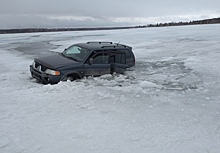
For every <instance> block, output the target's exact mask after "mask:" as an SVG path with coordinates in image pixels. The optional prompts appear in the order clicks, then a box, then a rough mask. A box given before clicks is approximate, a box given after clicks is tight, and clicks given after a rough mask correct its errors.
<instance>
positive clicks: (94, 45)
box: [75, 42, 132, 50]
mask: <svg viewBox="0 0 220 153" xmlns="http://www.w3.org/2000/svg"><path fill="white" fill-rule="evenodd" d="M75 45H76V46H79V47H82V48H85V49H88V50H100V49H130V50H131V49H132V47H130V46H127V45H123V44H119V43H113V42H87V43H78V44H75Z"/></svg>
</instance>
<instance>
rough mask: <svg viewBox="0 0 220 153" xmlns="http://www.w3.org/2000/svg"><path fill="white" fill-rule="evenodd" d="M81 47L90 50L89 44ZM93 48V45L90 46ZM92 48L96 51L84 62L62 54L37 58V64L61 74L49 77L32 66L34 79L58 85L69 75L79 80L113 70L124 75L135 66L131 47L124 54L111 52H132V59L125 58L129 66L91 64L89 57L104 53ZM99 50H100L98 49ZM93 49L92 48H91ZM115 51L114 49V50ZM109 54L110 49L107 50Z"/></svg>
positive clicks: (95, 47)
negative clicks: (73, 75)
mask: <svg viewBox="0 0 220 153" xmlns="http://www.w3.org/2000/svg"><path fill="white" fill-rule="evenodd" d="M77 45H79V46H82V47H85V48H89V47H88V46H89V45H88V44H85V43H82V44H77ZM90 47H91V44H90ZM92 47H93V48H94V49H96V50H95V51H93V50H91V51H90V53H89V55H88V56H87V57H86V58H85V59H84V61H82V62H78V61H75V60H72V59H69V58H67V57H64V56H63V55H62V53H61V54H57V55H52V56H46V57H41V58H35V62H38V63H39V64H41V65H43V66H46V67H48V68H50V69H53V70H56V71H60V72H61V74H60V75H59V76H54V75H49V74H45V73H44V72H40V71H38V70H37V69H35V68H34V67H33V66H32V65H31V66H30V71H31V75H32V77H34V78H36V79H37V80H40V81H42V83H45V84H47V83H51V84H55V83H58V82H59V81H61V80H65V79H66V77H67V76H68V75H69V74H77V75H78V77H79V78H81V77H83V76H91V75H93V76H100V75H103V74H109V73H111V72H112V69H114V70H115V72H117V73H123V72H124V71H125V70H126V68H128V67H131V66H133V65H134V64H135V57H134V54H133V52H132V51H131V50H129V49H131V47H130V48H129V49H127V50H126V49H124V48H122V49H121V50H124V51H123V52H121V51H111V53H112V54H114V52H115V53H117V54H125V52H126V51H130V52H131V59H127V58H126V57H125V60H126V62H128V63H129V64H128V65H127V64H118V63H114V64H91V63H90V62H89V57H90V55H91V54H92V53H98V52H100V51H101V52H103V49H100V45H97V44H93V45H92ZM97 48H98V49H97ZM90 49H91V48H90ZM113 50H114V49H113ZM105 51H106V52H107V53H109V50H108V49H105Z"/></svg>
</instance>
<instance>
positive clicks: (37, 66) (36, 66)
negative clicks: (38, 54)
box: [34, 62, 47, 72]
mask: <svg viewBox="0 0 220 153" xmlns="http://www.w3.org/2000/svg"><path fill="white" fill-rule="evenodd" d="M34 69H35V70H37V71H39V72H44V71H46V69H47V67H46V66H44V65H41V64H40V63H38V62H35V63H34Z"/></svg>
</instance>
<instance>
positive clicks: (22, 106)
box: [0, 25, 220, 153]
mask: <svg viewBox="0 0 220 153" xmlns="http://www.w3.org/2000/svg"><path fill="white" fill-rule="evenodd" d="M219 31H220V25H203V26H185V27H184V26H182V27H163V28H146V29H130V30H112V31H86V32H83V31H82V32H58V33H33V34H8V35H0V48H1V49H0V85H1V87H0V152H2V153H12V152H28V153H36V152H38V153H42V152H43V153H51V152H53V153H60V152H63V153H72V152H77V153H78V152H95V153H98V152H99V153H118V152H127V153H129V152H130V153H133V152H135V153H143V152H150V153H158V152H162V153H177V152H178V153H186V152H187V153H196V152H198V153H207V152H209V153H219V152H220V107H219V104H220V94H219V93H220V92H219V91H220V77H219V76H220V69H219V67H220V61H219V59H220V46H219V44H220V35H219ZM86 41H114V42H119V41H120V42H121V43H124V44H127V45H130V46H132V47H133V51H134V53H135V55H136V66H135V67H134V68H131V69H129V70H128V71H127V72H126V74H124V75H119V74H113V75H104V76H101V77H95V78H93V77H88V78H83V79H82V80H79V81H75V82H69V81H67V82H60V83H58V84H57V85H42V84H39V83H36V80H35V79H31V78H30V74H29V65H30V64H31V63H32V61H33V58H34V57H37V56H42V55H45V54H52V53H53V52H61V51H62V50H63V49H64V48H66V47H68V46H69V45H71V44H73V43H78V42H86ZM38 45H39V48H38V47H37V46H38ZM29 50H30V51H29Z"/></svg>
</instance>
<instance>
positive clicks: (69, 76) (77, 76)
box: [62, 73, 80, 82]
mask: <svg viewBox="0 0 220 153" xmlns="http://www.w3.org/2000/svg"><path fill="white" fill-rule="evenodd" d="M77 79H80V76H79V75H78V74H76V73H73V74H68V75H67V76H66V77H64V79H63V80H62V81H67V80H69V81H71V82H72V81H75V80H77Z"/></svg>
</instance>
